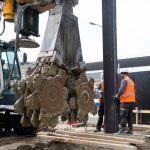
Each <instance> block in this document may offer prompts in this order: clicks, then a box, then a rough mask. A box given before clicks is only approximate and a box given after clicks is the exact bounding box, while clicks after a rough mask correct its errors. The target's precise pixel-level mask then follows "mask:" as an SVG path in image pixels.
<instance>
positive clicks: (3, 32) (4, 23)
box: [0, 19, 5, 36]
mask: <svg viewBox="0 0 150 150" xmlns="http://www.w3.org/2000/svg"><path fill="white" fill-rule="evenodd" d="M4 31H5V19H4V20H3V31H2V33H0V36H1V35H3V33H4Z"/></svg>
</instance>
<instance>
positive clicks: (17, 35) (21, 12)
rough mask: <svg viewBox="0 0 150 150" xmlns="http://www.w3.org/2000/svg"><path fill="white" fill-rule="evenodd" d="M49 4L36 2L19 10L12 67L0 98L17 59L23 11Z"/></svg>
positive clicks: (7, 84)
mask: <svg viewBox="0 0 150 150" xmlns="http://www.w3.org/2000/svg"><path fill="white" fill-rule="evenodd" d="M47 3H49V2H47V1H42V2H38V3H33V4H26V5H24V6H23V7H22V8H21V11H20V13H19V16H18V19H17V28H16V40H15V50H14V59H13V65H12V69H11V72H10V74H9V78H8V80H7V83H6V86H5V87H4V88H3V90H2V92H1V93H0V98H2V97H3V96H2V95H3V93H4V92H5V90H6V89H7V88H8V86H9V84H10V80H11V77H12V74H13V71H14V65H15V60H16V57H17V50H18V39H19V33H20V26H21V18H22V15H23V13H24V11H25V10H26V8H28V7H33V6H39V5H43V4H47Z"/></svg>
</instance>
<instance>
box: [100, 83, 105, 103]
mask: <svg viewBox="0 0 150 150" xmlns="http://www.w3.org/2000/svg"><path fill="white" fill-rule="evenodd" d="M100 85H101V89H100V90H102V91H104V81H101V82H100ZM99 102H101V103H102V102H103V95H102V94H100V97H99Z"/></svg>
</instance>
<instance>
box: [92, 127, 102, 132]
mask: <svg viewBox="0 0 150 150" xmlns="http://www.w3.org/2000/svg"><path fill="white" fill-rule="evenodd" d="M93 132H101V128H100V129H97V128H96V129H95V130H94V131H93Z"/></svg>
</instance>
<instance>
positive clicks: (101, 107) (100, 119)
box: [96, 102, 104, 129]
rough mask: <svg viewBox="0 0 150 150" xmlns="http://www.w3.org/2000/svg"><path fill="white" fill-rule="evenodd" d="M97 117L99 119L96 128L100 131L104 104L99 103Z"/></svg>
mask: <svg viewBox="0 0 150 150" xmlns="http://www.w3.org/2000/svg"><path fill="white" fill-rule="evenodd" d="M98 116H99V118H98V122H97V125H96V128H97V129H100V128H101V126H102V123H103V116H104V103H103V102H101V103H100V106H99V109H98Z"/></svg>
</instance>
